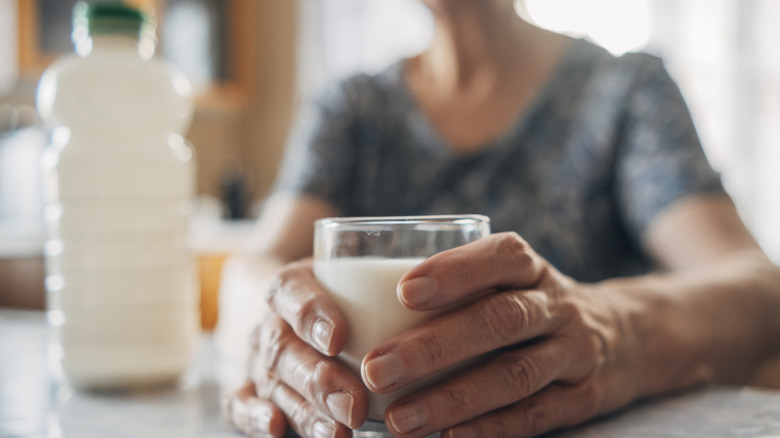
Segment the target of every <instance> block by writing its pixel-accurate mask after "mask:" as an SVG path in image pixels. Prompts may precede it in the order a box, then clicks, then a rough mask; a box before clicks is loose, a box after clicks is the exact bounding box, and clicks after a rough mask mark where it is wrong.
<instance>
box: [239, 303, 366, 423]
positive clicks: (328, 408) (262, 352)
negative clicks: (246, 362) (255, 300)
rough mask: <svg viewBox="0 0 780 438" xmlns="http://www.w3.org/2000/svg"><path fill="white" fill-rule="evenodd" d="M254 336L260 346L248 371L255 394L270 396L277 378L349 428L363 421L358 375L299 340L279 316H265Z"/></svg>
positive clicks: (363, 401) (363, 400) (363, 399)
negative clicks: (266, 385)
mask: <svg viewBox="0 0 780 438" xmlns="http://www.w3.org/2000/svg"><path fill="white" fill-rule="evenodd" d="M258 336H259V338H260V340H259V343H258V344H259V345H260V346H261V347H260V348H259V349H258V351H257V354H256V355H255V356H254V357H253V361H252V365H251V366H252V367H253V369H251V370H250V372H251V374H250V375H251V376H253V379H254V380H255V382H257V383H256V384H257V386H258V394H260V395H261V396H265V397H270V396H271V395H272V393H273V390H274V389H275V386H274V385H275V384H276V383H277V382H276V381H277V380H278V381H281V382H283V383H284V384H285V385H286V386H288V387H290V388H291V389H292V390H293V391H295V392H297V393H298V394H300V395H301V396H302V398H304V399H305V400H306V401H307V402H309V403H311V404H314V405H316V407H317V408H319V409H320V410H322V411H323V412H326V413H328V414H330V415H331V416H332V417H334V418H335V419H336V420H338V421H339V422H341V423H342V424H345V425H347V426H350V427H352V428H357V427H358V426H360V425H361V424H363V421H365V418H366V415H367V410H368V394H367V393H366V389H365V387H364V386H363V384H362V382H361V381H360V379H359V378H358V377H356V376H355V375H354V374H352V373H351V372H350V371H349V370H348V369H347V368H345V367H344V366H343V365H341V364H340V363H338V362H337V361H336V360H334V359H332V358H329V357H326V356H323V355H322V354H320V353H318V352H317V351H316V350H314V349H313V348H312V347H311V346H309V345H308V344H306V343H305V342H303V341H302V340H300V339H299V338H298V337H297V336H296V335H295V333H294V332H293V331H292V329H291V328H290V326H289V325H287V323H286V322H284V321H282V320H281V319H280V318H279V317H276V316H274V315H271V316H269V318H268V320H267V321H266V322H265V323H264V324H263V325H262V326H261V330H260V334H259V335H258ZM265 346H269V347H268V348H265ZM269 376H273V377H272V378H271V377H269ZM266 383H270V384H271V386H269V387H265V386H264V385H265V384H266Z"/></svg>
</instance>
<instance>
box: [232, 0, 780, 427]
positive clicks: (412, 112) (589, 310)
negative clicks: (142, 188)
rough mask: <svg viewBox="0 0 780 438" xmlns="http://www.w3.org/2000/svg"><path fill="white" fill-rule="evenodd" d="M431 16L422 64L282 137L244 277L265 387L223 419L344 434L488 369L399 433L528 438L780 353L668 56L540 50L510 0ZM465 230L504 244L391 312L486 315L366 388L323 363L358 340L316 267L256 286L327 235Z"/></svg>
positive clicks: (757, 269) (451, 5)
mask: <svg viewBox="0 0 780 438" xmlns="http://www.w3.org/2000/svg"><path fill="white" fill-rule="evenodd" d="M423 1H424V3H425V4H426V5H427V6H428V7H429V8H430V9H431V11H432V12H433V16H434V18H435V24H436V32H435V36H434V39H433V42H432V44H431V46H430V48H429V49H428V50H427V51H425V52H424V53H422V54H420V55H419V56H416V57H414V58H410V59H405V60H402V61H400V62H398V63H397V64H395V65H393V66H392V67H390V68H389V69H388V70H387V71H385V72H383V73H382V74H379V75H376V76H358V77H354V78H351V79H349V80H347V81H345V82H343V83H341V84H338V85H337V86H335V87H334V88H332V89H331V90H329V91H328V92H327V93H325V94H324V95H323V96H321V98H320V99H319V100H318V101H317V102H315V103H314V104H313V105H312V106H311V107H310V108H309V109H308V110H307V111H306V112H304V113H303V114H302V116H301V118H300V120H299V123H298V125H297V127H296V129H295V131H294V132H293V135H292V136H291V140H290V147H289V150H288V155H287V158H286V161H285V164H284V167H283V168H282V171H281V173H280V178H279V181H278V184H277V186H276V190H275V192H274V194H273V195H272V197H271V198H270V199H269V201H268V203H267V205H266V208H265V209H264V213H263V217H262V219H261V221H260V224H259V228H260V229H259V232H258V235H260V236H264V237H263V239H262V241H261V242H260V243H259V244H258V247H257V253H256V254H255V255H254V257H253V259H252V261H251V262H249V263H248V264H247V265H246V266H247V268H246V269H247V270H246V275H247V276H248V277H252V276H254V277H255V280H254V281H255V282H256V284H257V291H256V293H257V294H266V297H267V301H268V304H269V306H268V314H267V315H264V316H263V317H262V321H263V322H262V324H261V326H260V327H259V329H258V331H257V332H256V336H255V337H254V360H253V361H252V368H251V370H250V374H251V376H250V377H251V381H250V382H249V383H248V384H247V386H245V387H244V388H243V390H242V391H240V392H239V393H238V394H236V395H235V396H234V397H233V398H232V399H231V400H230V401H229V403H228V407H229V409H228V411H229V415H230V417H231V419H232V420H233V421H234V422H235V423H236V424H237V425H238V426H239V427H241V428H242V429H244V430H245V431H246V432H248V433H251V434H255V435H257V436H281V435H283V434H284V432H285V430H286V428H287V427H292V428H293V429H295V430H296V431H297V432H298V433H300V434H301V435H304V436H316V437H325V436H328V437H345V436H350V435H349V434H350V431H349V429H350V428H356V427H358V426H360V425H361V424H362V423H363V422H364V420H365V419H366V412H367V406H366V397H367V395H366V394H367V392H366V391H367V390H370V391H374V392H379V393H385V392H390V391H393V390H396V389H398V388H402V387H404V386H405V385H407V384H409V383H410V382H412V381H413V380H415V379H417V378H419V377H421V376H425V375H428V374H430V373H433V372H435V371H437V370H440V369H442V368H445V367H447V366H449V365H451V364H454V363H457V362H460V361H462V360H465V359H468V358H472V357H476V356H480V355H482V354H484V353H486V352H492V354H489V355H487V356H485V357H489V358H490V359H485V360H483V361H482V362H481V363H479V364H478V365H476V366H474V367H471V368H469V369H467V370H465V371H462V372H461V373H459V374H456V375H454V376H452V377H451V378H449V379H448V380H446V381H444V382H442V383H440V384H438V385H436V386H433V387H430V388H428V389H425V390H422V391H419V392H416V393H413V394H410V395H408V396H405V397H403V398H401V399H399V400H396V401H395V402H394V403H393V404H391V405H390V407H389V408H388V409H387V411H386V412H385V418H384V420H385V424H386V425H387V428H388V430H389V431H390V432H391V433H392V434H393V435H395V436H398V437H422V436H425V435H428V434H430V433H433V432H436V431H444V432H443V433H442V436H445V437H520V436H532V435H537V434H540V433H543V432H545V431H549V430H552V429H556V428H560V427H565V426H570V425H573V424H576V423H578V422H581V421H584V420H587V419H589V418H593V417H595V416H598V415H600V414H604V413H607V412H610V411H613V410H615V409H618V408H620V407H623V406H625V405H627V404H629V403H631V402H632V401H634V400H637V399H639V398H642V397H647V396H651V395H656V394H660V393H664V392H668V391H674V390H678V389H681V388H686V387H689V386H693V385H700V384H704V383H708V382H715V381H718V382H738V381H741V380H743V379H745V378H747V377H748V376H750V374H751V372H752V371H753V370H754V368H755V367H756V366H757V364H759V363H760V362H761V361H762V360H763V359H765V358H767V357H769V356H770V355H773V354H777V353H778V352H780V343H778V342H777V339H779V338H780V318H779V317H778V312H780V273H779V272H778V269H777V268H776V267H774V266H773V265H772V264H771V263H770V262H769V261H768V260H767V258H766V256H765V255H764V254H763V253H762V251H761V250H760V249H759V247H758V246H757V245H756V243H755V241H754V240H753V239H752V237H751V236H750V234H749V233H748V231H747V230H746V229H745V227H744V225H743V224H742V222H741V221H740V219H739V217H738V215H737V212H736V210H735V208H734V205H733V204H732V202H731V200H730V199H729V198H728V196H727V195H726V194H725V193H724V191H723V189H722V187H721V185H720V182H719V178H718V176H717V175H716V174H715V173H714V172H713V171H712V169H711V168H710V167H709V165H708V164H707V161H706V159H705V157H704V155H703V153H702V150H701V146H700V144H699V141H698V138H697V136H696V133H695V130H694V128H693V125H692V122H691V119H690V116H689V114H688V111H687V109H686V107H685V104H684V102H683V100H682V97H681V96H680V94H679V91H678V89H677V87H676V86H675V84H674V83H673V82H672V80H671V79H670V78H669V76H668V75H667V73H666V71H665V70H664V68H663V66H662V64H661V62H660V61H659V60H658V59H656V58H653V57H650V56H647V55H638V54H634V55H627V56H624V57H621V58H614V57H612V56H611V55H609V54H608V53H606V52H604V51H603V50H601V49H600V48H597V47H596V46H593V45H590V44H588V43H586V42H583V41H578V40H572V39H569V38H566V37H563V36H560V35H557V34H554V33H550V32H547V31H544V30H541V29H538V28H536V27H534V26H532V25H530V24H528V23H526V22H525V21H523V20H522V19H520V18H519V17H518V16H517V15H516V14H515V12H514V10H513V2H512V1H511V0H481V1H474V0H423ZM452 213H481V214H485V215H488V216H490V217H491V219H492V224H493V228H494V231H498V233H497V234H495V235H493V236H491V237H489V238H486V239H483V240H481V241H478V242H475V243H473V244H470V245H466V246H463V247H460V248H457V249H455V250H452V251H449V252H447V253H444V254H442V255H440V256H435V257H432V258H431V259H429V260H427V261H425V262H423V263H422V264H420V265H418V266H417V267H416V268H414V269H413V270H412V272H410V273H409V274H407V275H406V276H405V277H404V279H403V280H402V282H401V283H400V285H399V292H398V293H399V299H400V300H401V302H402V304H404V305H405V306H407V307H409V308H411V309H418V310H426V309H437V308H441V307H443V306H446V305H448V304H449V303H452V302H454V301H457V300H460V299H462V298H464V297H469V296H472V295H474V296H476V295H478V294H479V298H477V299H476V300H475V301H474V302H473V303H472V304H470V305H469V306H468V307H465V308H462V309H460V310H458V311H456V312H454V313H449V314H445V315H442V316H441V317H438V318H436V319H434V320H431V321H429V322H428V323H426V324H425V325H424V326H422V327H418V328H416V329H413V330H411V331H409V332H406V333H404V334H402V335H400V336H399V337H398V338H396V339H393V340H391V341H389V342H387V343H386V344H384V345H382V346H379V347H378V348H377V349H375V350H373V351H372V352H370V353H369V354H368V355H367V356H366V357H365V358H364V361H363V369H362V376H355V375H353V374H351V373H350V372H349V371H347V370H346V369H345V368H344V367H343V366H341V365H340V364H339V363H338V362H337V361H336V360H335V359H334V358H333V357H334V356H335V355H337V354H338V353H339V351H340V350H341V349H342V348H343V346H344V344H345V342H346V338H347V336H348V333H347V327H346V324H345V321H344V318H343V316H342V315H341V313H340V312H339V310H338V308H337V306H336V305H335V304H334V303H333V302H332V301H331V300H330V299H329V297H328V296H327V294H326V293H325V292H324V291H323V290H322V288H321V287H320V286H319V284H318V283H317V282H316V280H315V279H314V277H313V274H312V270H311V265H310V263H309V262H306V261H301V262H296V263H292V264H290V265H288V266H287V267H285V268H284V269H283V270H282V271H281V272H282V273H281V274H280V275H279V276H278V277H277V279H276V281H274V282H270V281H268V279H266V278H264V277H263V276H262V275H260V274H259V273H260V272H267V267H268V266H275V265H283V264H285V263H289V262H294V261H296V260H299V259H304V258H305V257H306V256H308V255H310V254H311V251H312V222H313V221H314V220H316V219H319V218H323V217H327V216H378V215H420V214H452ZM521 236H522V237H521ZM268 284H272V285H271V286H270V287H268ZM266 290H268V292H265V291H266ZM485 291H491V292H489V293H487V294H485V293H484V292H485Z"/></svg>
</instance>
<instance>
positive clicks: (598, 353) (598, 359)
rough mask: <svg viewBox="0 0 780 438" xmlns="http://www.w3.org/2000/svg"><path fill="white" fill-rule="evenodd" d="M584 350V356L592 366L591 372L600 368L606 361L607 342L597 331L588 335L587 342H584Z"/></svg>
mask: <svg viewBox="0 0 780 438" xmlns="http://www.w3.org/2000/svg"><path fill="white" fill-rule="evenodd" d="M585 348H586V352H585V354H586V355H587V358H588V360H589V361H590V362H591V363H592V365H593V371H595V370H597V369H599V368H601V366H602V365H603V364H604V362H606V360H607V342H606V340H605V339H604V336H602V335H601V333H599V332H598V331H593V332H592V333H591V334H590V335H588V339H587V342H585Z"/></svg>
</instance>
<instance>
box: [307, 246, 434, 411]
mask: <svg viewBox="0 0 780 438" xmlns="http://www.w3.org/2000/svg"><path fill="white" fill-rule="evenodd" d="M422 261H423V259H419V258H415V259H380V258H340V259H331V260H318V261H315V262H314V273H315V275H316V276H317V279H318V280H319V281H320V283H322V285H323V286H325V288H327V289H328V290H329V291H330V292H331V293H332V295H333V297H334V298H335V300H336V303H337V304H338V305H339V307H340V308H341V311H342V312H343V314H344V317H345V318H346V319H347V323H348V325H349V338H348V340H347V345H346V347H345V348H344V351H343V352H342V353H341V355H339V357H340V358H341V359H342V360H343V361H344V363H345V364H346V365H347V366H348V367H349V369H350V370H352V372H354V373H355V374H356V375H357V376H360V363H361V362H362V360H363V357H364V356H365V355H366V353H368V352H369V351H370V350H372V349H373V348H374V347H376V346H378V345H379V344H381V343H382V342H384V341H387V340H389V339H391V338H393V337H395V336H396V335H399V334H401V333H402V332H404V331H406V330H408V329H410V328H412V327H414V326H415V325H417V324H419V323H421V322H422V321H424V320H426V319H428V318H430V317H432V316H434V315H435V314H436V312H416V311H412V310H409V309H407V308H406V307H404V306H403V305H401V303H400V302H399V301H398V298H397V297H396V287H397V285H398V281H399V280H400V279H401V277H402V276H403V275H404V274H405V273H407V272H408V271H409V270H410V269H412V268H413V267H414V266H415V265H417V264H419V263H420V262H422ZM411 390H412V389H407V390H406V391H396V392H393V393H390V394H384V395H379V394H374V393H372V392H369V409H368V418H370V419H375V420H382V419H383V418H384V412H385V409H387V406H388V405H389V404H390V402H392V401H393V400H395V399H396V398H398V397H400V396H402V395H404V394H405V393H407V392H410V391H411Z"/></svg>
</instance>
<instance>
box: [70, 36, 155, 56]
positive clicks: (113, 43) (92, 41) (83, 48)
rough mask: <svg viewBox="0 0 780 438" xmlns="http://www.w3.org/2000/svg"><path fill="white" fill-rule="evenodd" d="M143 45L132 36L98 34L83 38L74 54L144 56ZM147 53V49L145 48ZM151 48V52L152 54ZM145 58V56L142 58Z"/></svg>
mask: <svg viewBox="0 0 780 438" xmlns="http://www.w3.org/2000/svg"><path fill="white" fill-rule="evenodd" d="M143 49H144V44H143V41H141V40H139V38H138V37H137V36H134V35H123V34H99V35H93V36H90V37H87V38H84V39H83V40H82V41H79V42H78V43H77V44H76V52H78V54H79V55H81V56H87V55H95V54H103V53H120V52H121V53H130V52H132V53H134V54H140V55H141V56H144V53H143V52H144V50H143ZM146 49H147V51H148V47H147V48H146ZM153 50H154V49H153V46H152V52H153ZM144 57H146V56H144Z"/></svg>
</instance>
